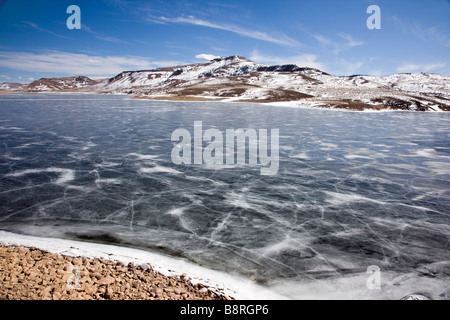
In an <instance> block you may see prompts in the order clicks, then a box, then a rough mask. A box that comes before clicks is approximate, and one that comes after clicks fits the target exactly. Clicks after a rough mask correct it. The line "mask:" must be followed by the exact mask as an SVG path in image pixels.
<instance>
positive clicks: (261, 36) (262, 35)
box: [152, 16, 302, 47]
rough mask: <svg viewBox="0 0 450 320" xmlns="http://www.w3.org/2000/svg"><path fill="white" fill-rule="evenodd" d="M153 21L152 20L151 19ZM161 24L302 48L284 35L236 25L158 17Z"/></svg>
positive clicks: (188, 18) (194, 19) (193, 18)
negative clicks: (218, 32) (226, 32)
mask: <svg viewBox="0 0 450 320" xmlns="http://www.w3.org/2000/svg"><path fill="white" fill-rule="evenodd" d="M152 20H154V19H152ZM158 20H159V21H161V22H165V23H184V24H191V25H196V26H202V27H208V28H213V29H219V30H225V31H229V32H232V33H235V34H238V35H241V36H244V37H248V38H252V39H257V40H262V41H266V42H270V43H274V44H279V45H283V46H293V47H299V46H302V44H301V43H300V42H298V41H297V40H295V39H292V38H290V37H288V36H286V35H284V34H273V35H270V34H268V33H266V32H262V31H257V30H250V29H246V28H243V27H240V26H237V25H232V24H220V23H216V22H211V21H207V20H203V19H198V18H196V17H193V16H188V17H178V18H167V17H160V18H159V19H158Z"/></svg>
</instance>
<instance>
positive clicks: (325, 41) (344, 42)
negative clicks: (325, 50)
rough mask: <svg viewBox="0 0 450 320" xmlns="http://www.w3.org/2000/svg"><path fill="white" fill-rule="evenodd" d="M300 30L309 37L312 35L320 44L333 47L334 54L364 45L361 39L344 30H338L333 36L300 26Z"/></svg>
mask: <svg viewBox="0 0 450 320" xmlns="http://www.w3.org/2000/svg"><path fill="white" fill-rule="evenodd" d="M300 30H302V31H303V32H304V33H306V34H308V35H309V36H310V37H313V38H314V39H315V40H316V41H317V42H318V43H319V44H320V45H321V46H324V47H329V48H333V49H332V52H333V53H334V54H339V53H341V52H342V51H345V50H349V49H352V48H354V47H358V46H362V45H364V42H363V41H360V40H357V39H355V38H354V37H353V36H352V35H350V34H347V33H344V32H339V33H337V34H336V35H335V36H324V35H322V34H318V33H314V32H310V31H308V30H307V29H306V28H302V27H301V28H300ZM336 36H337V37H336Z"/></svg>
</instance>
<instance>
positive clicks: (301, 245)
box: [0, 95, 450, 299]
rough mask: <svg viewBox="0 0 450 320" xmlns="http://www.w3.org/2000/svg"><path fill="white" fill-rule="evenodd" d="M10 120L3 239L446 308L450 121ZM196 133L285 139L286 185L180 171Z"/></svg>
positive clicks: (272, 113)
mask: <svg viewBox="0 0 450 320" xmlns="http://www.w3.org/2000/svg"><path fill="white" fill-rule="evenodd" d="M255 110H257V112H255ZM0 116H1V120H3V121H2V122H1V124H2V125H1V127H0V137H1V143H0V149H1V150H0V229H2V230H5V231H10V232H16V233H22V234H28V235H33V236H42V235H45V236H48V237H55V238H64V239H70V240H85V241H97V242H104V243H109V244H120V245H121V246H126V247H134V248H143V249H145V251H149V252H156V253H159V254H163V255H171V256H176V257H180V258H183V259H184V260H186V261H190V262H191V263H193V264H197V265H202V266H203V267H205V268H208V269H213V270H216V271H222V272H228V273H230V274H234V275H239V277H242V278H245V279H247V280H249V281H250V280H253V281H255V282H257V283H259V284H264V285H265V286H266V287H267V288H271V290H275V292H277V293H280V294H282V295H288V296H290V297H295V298H299V297H300V298H301V297H305V295H306V294H307V292H308V291H307V290H306V289H303V288H310V293H311V296H313V297H317V298H320V297H331V298H332V297H335V296H336V297H337V296H339V294H337V293H333V294H328V293H326V292H328V291H327V290H325V289H324V288H327V287H328V286H331V288H344V289H342V290H343V291H342V292H344V291H345V295H343V296H345V297H351V298H358V297H372V298H392V299H399V298H401V297H399V296H400V295H401V294H403V293H405V295H406V294H411V293H414V292H416V291H423V293H426V294H427V296H431V297H433V298H435V299H438V298H442V297H446V296H445V294H444V295H443V296H441V295H442V294H443V293H445V292H447V290H448V289H449V288H448V283H450V281H449V279H450V278H449V273H450V272H449V267H450V265H449V261H450V250H449V243H450V241H449V234H450V219H449V212H450V203H449V202H448V198H449V196H450V182H449V181H450V132H449V128H450V114H446V113H412V112H383V113H366V112H363V113H357V112H347V111H337V110H333V111H331V110H317V109H308V108H297V107H292V106H284V104H281V105H276V106H275V105H257V104H227V103H216V102H209V103H199V102H190V103H185V102H163V101H159V102H158V101H142V100H140V101H139V100H129V99H127V98H126V97H123V96H96V95H92V96H91V95H83V96H75V95H38V96H33V98H30V96H23V95H13V96H7V97H5V98H2V99H1V101H0ZM195 121H202V123H203V129H204V130H206V129H209V128H216V129H218V130H221V131H225V130H226V129H239V128H243V129H246V128H252V129H255V130H258V129H268V130H271V129H274V128H278V129H280V148H279V149H280V150H279V151H280V163H279V171H278V174H277V175H275V176H270V177H269V176H261V174H260V170H259V168H258V167H255V166H248V165H240V166H224V168H220V167H215V166H214V167H208V166H202V165H180V166H177V165H174V164H173V163H172V161H171V157H170V156H171V151H172V148H173V147H174V146H175V145H176V143H174V142H172V141H171V134H172V132H173V131H174V130H175V129H178V128H185V129H187V130H189V131H190V132H192V130H193V125H194V122H195ZM373 265H375V266H378V267H379V268H380V269H381V270H382V274H383V275H384V279H385V280H386V279H389V281H390V282H389V281H386V282H383V281H382V292H378V293H375V292H372V291H370V292H368V291H367V290H368V289H367V288H366V286H365V280H364V279H367V277H368V275H367V274H366V270H367V268H368V267H369V266H373ZM431 269H432V271H424V270H431ZM392 279H397V280H398V279H403V280H402V281H400V280H398V281H397V280H396V281H397V282H398V283H400V285H395V284H394V282H395V281H394V280H392ZM363 280H364V281H363ZM397 282H395V283H397ZM414 284H415V285H414ZM383 285H384V286H383ZM400 287H401V288H402V289H401V290H397V289H395V288H400ZM288 289H289V290H288ZM366 291H367V292H366ZM409 291H414V292H409ZM425 291H427V292H425Z"/></svg>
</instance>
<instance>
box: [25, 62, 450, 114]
mask: <svg viewBox="0 0 450 320" xmlns="http://www.w3.org/2000/svg"><path fill="white" fill-rule="evenodd" d="M20 90H22V91H25V92H92V93H104V94H132V95H134V98H136V99H158V100H181V101H192V100H199V101H205V100H206V101H224V102H257V103H284V104H293V105H306V106H314V107H327V108H338V109H352V110H367V109H372V110H380V109H394V110H415V111H450V77H447V76H442V75H439V74H432V73H420V74H406V73H403V74H393V75H389V76H383V77H380V76H368V75H352V76H333V75H330V74H328V73H326V72H323V71H321V70H319V69H315V68H309V67H299V66H297V65H295V64H286V65H273V66H267V65H263V64H259V63H256V62H253V61H251V60H249V59H246V58H244V57H242V56H229V57H223V58H216V59H213V60H210V61H206V62H201V63H196V64H187V65H182V66H174V67H164V68H157V69H151V70H138V71H123V72H121V73H119V74H117V75H116V76H114V77H111V78H109V79H104V80H92V79H89V78H88V77H84V76H75V77H64V78H42V79H40V80H37V81H34V82H32V83H30V84H29V85H27V86H25V87H22V88H21V89H20Z"/></svg>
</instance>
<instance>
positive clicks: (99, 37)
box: [81, 24, 128, 44]
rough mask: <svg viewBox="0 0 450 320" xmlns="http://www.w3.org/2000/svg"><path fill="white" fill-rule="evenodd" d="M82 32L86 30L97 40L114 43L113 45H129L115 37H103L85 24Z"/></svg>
mask: <svg viewBox="0 0 450 320" xmlns="http://www.w3.org/2000/svg"><path fill="white" fill-rule="evenodd" d="M81 30H84V31H86V32H88V33H90V34H92V35H94V36H95V37H96V38H97V39H99V40H103V41H108V42H113V43H122V44H127V43H128V42H126V41H123V40H120V39H117V38H114V37H110V36H106V35H103V34H101V33H99V32H96V31H94V30H92V29H91V28H90V27H89V26H87V25H85V24H83V25H82V27H81Z"/></svg>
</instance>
